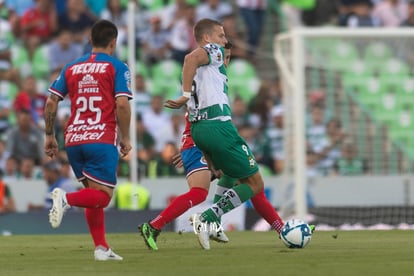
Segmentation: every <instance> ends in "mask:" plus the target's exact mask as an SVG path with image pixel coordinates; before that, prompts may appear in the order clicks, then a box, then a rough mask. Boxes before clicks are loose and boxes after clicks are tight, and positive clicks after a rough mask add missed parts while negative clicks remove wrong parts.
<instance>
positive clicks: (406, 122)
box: [389, 109, 414, 144]
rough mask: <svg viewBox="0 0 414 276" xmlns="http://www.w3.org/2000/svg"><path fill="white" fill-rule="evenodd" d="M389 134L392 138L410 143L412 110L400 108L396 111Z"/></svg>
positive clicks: (412, 124)
mask: <svg viewBox="0 0 414 276" xmlns="http://www.w3.org/2000/svg"><path fill="white" fill-rule="evenodd" d="M389 135H390V137H391V138H392V139H395V140H397V141H400V142H403V143H405V144H407V143H411V144H412V141H413V140H414V139H413V137H414V111H413V110H412V109H410V110H408V109H402V110H400V111H399V112H398V113H397V116H396V120H395V121H393V122H392V123H391V124H390V128H389Z"/></svg>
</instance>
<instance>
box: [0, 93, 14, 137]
mask: <svg viewBox="0 0 414 276" xmlns="http://www.w3.org/2000/svg"><path fill="white" fill-rule="evenodd" d="M12 105H13V103H12V102H11V100H10V95H9V93H8V91H7V90H0V136H3V135H4V133H6V132H7V130H8V129H9V127H10V121H9V118H10V113H11V111H12V109H13V106H12Z"/></svg>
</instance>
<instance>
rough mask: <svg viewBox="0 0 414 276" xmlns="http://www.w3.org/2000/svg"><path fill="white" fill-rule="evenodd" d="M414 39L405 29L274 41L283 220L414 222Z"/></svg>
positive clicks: (310, 33)
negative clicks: (280, 122)
mask: <svg viewBox="0 0 414 276" xmlns="http://www.w3.org/2000/svg"><path fill="white" fill-rule="evenodd" d="M413 37H414V35H413V32H412V30H409V29H403V28H398V29H372V28H369V29H364V28H362V29H343V28H303V29H294V30H292V31H290V32H287V33H283V34H280V35H278V36H277V37H276V38H275V42H274V53H275V60H276V63H277V65H278V68H279V75H280V78H281V81H282V88H283V106H284V111H285V112H284V115H283V116H284V173H283V177H282V178H283V181H282V183H281V185H282V189H281V190H282V191H283V193H282V195H281V196H280V197H281V202H280V207H279V208H280V210H281V213H282V215H283V216H284V217H287V216H291V215H294V216H297V217H301V218H306V215H307V214H309V213H310V214H314V215H315V216H316V217H317V219H318V218H319V219H321V217H327V223H328V222H329V223H331V224H341V223H351V222H352V223H357V222H361V223H365V224H373V223H374V222H377V223H392V224H396V223H397V222H398V223H399V222H401V223H414V219H413V217H414V214H413V211H412V210H411V209H412V207H413V204H414V200H413V199H414V194H413V190H414V186H413V183H412V182H413V181H412V178H411V177H410V175H411V174H412V172H413V169H414V108H413V107H414V74H413V73H414V71H413V69H412V68H413V65H414V39H413ZM412 198H413V199H412ZM337 208H342V209H341V210H339V209H337ZM361 208H363V210H364V211H361V210H362V209H361ZM369 210H371V211H372V212H371V211H369ZM401 210H404V212H403V211H401ZM318 212H319V213H318ZM328 217H329V218H328ZM367 217H369V218H370V220H369V222H367V221H368V220H367ZM396 217H397V218H398V219H396ZM322 220H323V219H322Z"/></svg>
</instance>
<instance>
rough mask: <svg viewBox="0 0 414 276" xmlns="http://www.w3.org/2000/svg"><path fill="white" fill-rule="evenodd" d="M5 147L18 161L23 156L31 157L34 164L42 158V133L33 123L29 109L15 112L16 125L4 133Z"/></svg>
mask: <svg viewBox="0 0 414 276" xmlns="http://www.w3.org/2000/svg"><path fill="white" fill-rule="evenodd" d="M5 137H6V149H7V151H8V152H9V153H10V156H11V157H13V158H15V159H16V160H17V162H18V163H20V162H21V160H23V159H24V158H32V159H33V160H34V161H35V164H36V165H41V163H42V161H43V159H44V156H45V155H44V152H43V133H42V132H41V131H40V129H39V128H38V127H37V126H36V125H35V124H34V123H33V120H32V116H31V114H30V110H26V109H23V110H20V111H19V112H17V125H16V126H13V127H12V128H10V129H9V131H8V132H7V133H6V136H5Z"/></svg>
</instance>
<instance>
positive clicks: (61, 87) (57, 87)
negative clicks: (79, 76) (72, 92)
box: [49, 66, 68, 99]
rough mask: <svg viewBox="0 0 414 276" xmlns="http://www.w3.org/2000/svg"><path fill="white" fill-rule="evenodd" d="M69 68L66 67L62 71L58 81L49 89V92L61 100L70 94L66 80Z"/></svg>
mask: <svg viewBox="0 0 414 276" xmlns="http://www.w3.org/2000/svg"><path fill="white" fill-rule="evenodd" d="M66 69H67V66H65V67H64V68H63V69H62V71H60V74H59V76H58V77H57V79H56V80H55V81H54V82H53V83H52V85H51V86H50V87H49V92H50V93H52V94H55V95H56V96H58V97H60V98H62V99H63V98H65V96H66V95H67V94H68V87H67V83H66V79H65V72H66Z"/></svg>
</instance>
